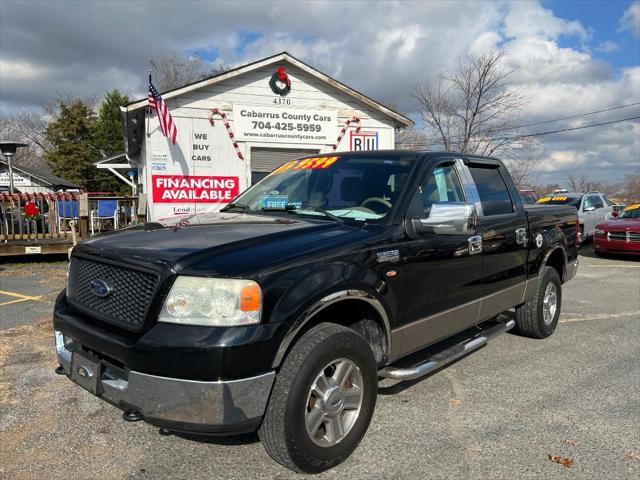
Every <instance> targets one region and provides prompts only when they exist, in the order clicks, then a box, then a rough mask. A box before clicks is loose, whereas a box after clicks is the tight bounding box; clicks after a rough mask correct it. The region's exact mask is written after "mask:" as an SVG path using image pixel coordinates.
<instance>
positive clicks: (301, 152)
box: [250, 147, 320, 185]
mask: <svg viewBox="0 0 640 480" xmlns="http://www.w3.org/2000/svg"><path fill="white" fill-rule="evenodd" d="M318 153H320V150H318V149H305V148H266V147H251V159H250V161H251V185H253V184H254V183H257V182H259V181H260V180H262V179H263V178H264V177H266V176H267V175H268V174H269V173H270V172H272V171H273V170H275V169H276V168H277V167H279V166H280V165H282V164H283V163H285V162H288V161H290V160H295V159H296V158H301V157H308V156H309V155H317V154H318Z"/></svg>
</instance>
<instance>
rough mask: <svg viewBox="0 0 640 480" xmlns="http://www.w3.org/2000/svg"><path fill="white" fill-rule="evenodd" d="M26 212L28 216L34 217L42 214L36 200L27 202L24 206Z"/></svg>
mask: <svg viewBox="0 0 640 480" xmlns="http://www.w3.org/2000/svg"><path fill="white" fill-rule="evenodd" d="M24 214H25V216H26V217H27V218H33V217H37V216H38V215H40V209H39V208H38V205H36V203H35V202H27V203H26V204H25V206H24Z"/></svg>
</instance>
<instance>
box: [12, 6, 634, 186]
mask: <svg viewBox="0 0 640 480" xmlns="http://www.w3.org/2000/svg"><path fill="white" fill-rule="evenodd" d="M492 48H493V49H496V48H499V49H504V50H505V52H506V61H507V62H508V63H509V64H510V65H513V66H518V67H519V68H518V70H517V73H516V74H515V75H514V76H513V80H514V82H515V83H516V84H517V85H518V86H520V87H521V88H522V89H523V92H524V93H525V95H526V97H527V99H528V103H527V105H526V107H525V109H524V111H523V112H522V115H521V116H522V119H523V120H524V123H527V124H529V123H536V122H544V121H547V120H553V119H558V118H563V117H568V116H572V115H575V114H582V113H586V112H591V111H595V110H600V109H604V108H610V107H615V106H621V105H629V104H634V103H639V102H640V1H616V0H608V1H594V0H592V1H586V0H584V1H569V0H564V1H542V2H539V1H514V2H508V1H504V2H503V1H495V2H489V1H468V2H463V1H460V2H457V1H429V2H418V1H413V2H400V1H394V2H382V1H380V2H356V1H353V2H344V1H343V2H338V1H318V2H308V3H305V4H296V3H293V2H277V1H263V2H242V1H235V2H206V1H193V2H189V1H180V2H179V1H157V2H147V1H141V0H137V1H129V2H116V1H104V0H103V1H83V2H71V1H57V2H53V1H45V2H39V1H25V2H18V1H8V0H0V110H2V111H10V110H12V109H15V108H36V106H37V104H38V103H39V101H40V100H43V99H47V98H52V97H54V96H55V95H56V92H72V93H74V94H76V95H80V96H83V95H95V94H98V95H102V94H104V92H106V91H108V90H111V89H113V88H118V89H120V90H121V91H124V92H126V93H128V94H129V95H130V96H132V97H135V98H138V97H144V96H145V88H146V85H145V79H146V71H147V68H148V61H149V59H150V58H152V57H154V56H156V55H158V54H161V53H166V52H171V51H174V52H181V53H185V54H187V55H194V54H195V53H196V52H197V54H198V55H199V56H200V58H203V59H205V60H207V61H211V62H212V63H218V62H222V63H224V64H225V65H229V66H235V65H241V64H243V63H245V62H249V61H253V60H256V59H259V58H262V57H265V56H269V55H272V54H274V53H277V52H280V51H283V50H286V51H288V52H290V53H291V54H293V55H295V56H297V57H299V58H301V59H302V60H304V61H306V62H308V63H310V64H312V65H314V66H316V67H317V68H319V69H320V70H322V71H324V72H325V73H327V74H330V75H332V76H334V77H336V78H338V79H339V80H341V81H343V82H345V83H347V84H349V85H350V86H352V87H354V88H355V89H357V90H360V91H362V92H363V93H366V94H368V95H369V96H371V97H373V98H377V99H379V100H381V101H384V102H388V103H391V104H393V105H396V106H397V107H399V108H400V109H402V110H403V111H405V112H407V113H409V115H410V116H413V117H414V118H416V119H417V116H416V114H415V105H413V104H412V103H411V101H410V99H409V95H408V86H409V85H410V84H411V83H412V82H414V81H415V80H416V79H430V78H434V77H435V76H437V75H438V73H440V72H441V71H442V70H443V69H446V68H447V67H450V66H452V65H453V64H454V62H455V61H456V59H457V57H458V56H461V55H466V54H468V53H478V52H483V51H486V50H489V49H492ZM638 116H640V105H635V106H631V107H626V108H621V109H617V110H612V111H610V112H605V113H602V114H597V115H587V116H581V117H577V118H573V119H567V120H563V121H558V122H554V123H548V124H544V125H538V126H532V127H529V128H527V133H535V132H540V131H548V130H556V129H560V128H570V127H576V126H581V125H589V124H593V123H601V122H607V121H613V120H618V119H623V118H629V117H638ZM538 138H539V139H540V140H541V141H543V142H544V144H545V158H544V160H543V161H542V162H541V164H540V166H539V177H538V180H539V181H541V182H552V181H560V182H561V183H562V180H563V179H565V177H566V174H567V172H575V173H578V174H584V175H586V176H587V177H590V178H592V179H594V180H608V181H619V180H622V179H623V178H624V175H625V174H627V173H640V121H639V120H638V119H636V120H632V121H625V122H620V123H615V124H611V125H608V126H604V127H595V128H587V129H583V130H577V131H573V132H566V133H561V134H554V135H546V136H543V137H538Z"/></svg>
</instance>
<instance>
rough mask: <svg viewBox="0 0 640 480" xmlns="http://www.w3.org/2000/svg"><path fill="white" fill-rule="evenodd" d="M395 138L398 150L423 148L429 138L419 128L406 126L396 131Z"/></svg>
mask: <svg viewBox="0 0 640 480" xmlns="http://www.w3.org/2000/svg"><path fill="white" fill-rule="evenodd" d="M395 139H396V148H397V149H398V150H419V149H422V148H424V145H425V142H426V140H427V139H426V136H425V134H424V132H423V131H422V130H418V129H417V128H405V129H403V130H401V131H399V132H398V133H396V136H395Z"/></svg>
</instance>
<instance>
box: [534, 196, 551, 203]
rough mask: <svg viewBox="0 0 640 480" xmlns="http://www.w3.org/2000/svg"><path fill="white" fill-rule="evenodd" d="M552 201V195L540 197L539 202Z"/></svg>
mask: <svg viewBox="0 0 640 480" xmlns="http://www.w3.org/2000/svg"><path fill="white" fill-rule="evenodd" d="M550 201H551V197H542V198H540V199H538V202H537V203H547V202H550Z"/></svg>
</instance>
